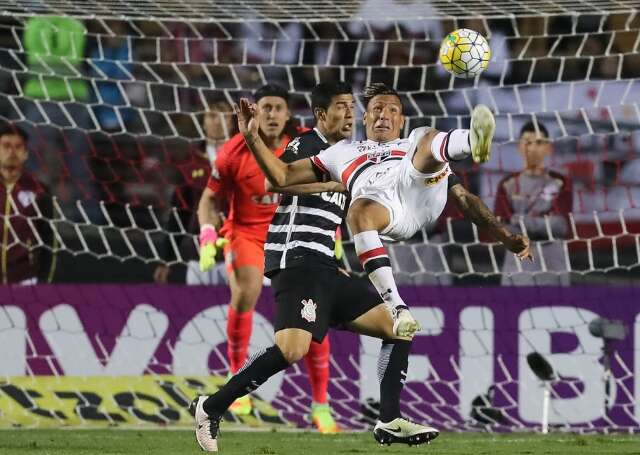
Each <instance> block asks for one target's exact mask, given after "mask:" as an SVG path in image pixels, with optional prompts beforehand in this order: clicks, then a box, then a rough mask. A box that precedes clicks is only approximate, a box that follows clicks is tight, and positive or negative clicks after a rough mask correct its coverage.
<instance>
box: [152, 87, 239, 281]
mask: <svg viewBox="0 0 640 455" xmlns="http://www.w3.org/2000/svg"><path fill="white" fill-rule="evenodd" d="M202 129H203V130H204V134H205V140H204V143H203V144H202V146H201V147H199V148H197V149H195V150H194V151H193V154H192V157H191V159H190V160H189V161H188V162H187V163H185V164H184V165H182V166H180V171H181V174H182V176H183V184H181V185H178V186H177V187H176V189H175V191H174V193H173V196H172V197H171V207H172V210H171V213H170V214H169V218H168V220H167V223H166V225H165V226H164V231H165V233H166V236H165V237H164V238H163V241H162V245H161V246H160V255H161V258H162V260H163V262H162V263H160V264H158V265H157V266H156V268H155V270H154V272H153V279H154V281H155V282H156V283H166V282H167V281H168V280H169V272H170V268H169V266H168V265H167V264H166V263H167V262H169V261H172V260H175V258H176V254H175V251H174V247H173V245H174V244H175V245H176V246H177V247H178V248H179V250H180V254H181V256H182V258H183V259H186V260H188V262H187V273H186V277H185V279H184V281H186V283H187V284H190V285H191V284H193V285H199V284H203V285H204V284H206V285H215V284H221V283H227V281H228V280H227V274H226V271H225V267H224V262H219V261H218V262H217V263H216V265H215V266H214V267H212V268H211V269H210V270H208V271H206V272H202V271H201V270H200V266H199V265H198V261H197V258H198V253H197V251H196V250H195V248H194V244H193V241H192V236H193V235H197V234H198V220H197V217H196V211H195V210H194V209H195V207H196V206H197V204H198V201H199V200H200V197H201V196H202V191H203V190H204V188H205V187H206V185H207V181H208V179H209V176H210V175H211V166H212V165H215V160H216V156H217V154H218V149H219V148H220V146H221V145H222V144H223V143H224V142H225V141H226V140H227V139H228V138H229V137H231V136H233V135H234V134H236V133H237V124H236V122H235V121H234V119H233V109H232V108H231V105H230V104H229V103H228V102H227V101H226V100H225V99H223V98H217V99H214V100H212V101H211V102H210V103H209V108H208V110H207V111H206V112H205V114H204V116H203V119H202ZM216 206H217V207H220V208H221V209H222V211H223V212H226V209H225V204H224V197H219V198H218V201H217V202H216ZM183 229H184V231H186V234H187V235H183ZM176 233H179V234H176ZM171 235H174V236H175V237H174V240H175V243H174V244H172V242H171V239H170V237H169V236H171ZM217 259H222V258H221V255H219V256H218V258H217ZM181 281H183V280H181Z"/></svg>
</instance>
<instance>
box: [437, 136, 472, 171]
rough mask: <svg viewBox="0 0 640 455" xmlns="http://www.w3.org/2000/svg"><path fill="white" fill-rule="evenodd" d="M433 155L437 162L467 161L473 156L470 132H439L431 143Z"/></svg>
mask: <svg viewBox="0 0 640 455" xmlns="http://www.w3.org/2000/svg"><path fill="white" fill-rule="evenodd" d="M431 154H432V155H433V157H434V158H435V159H436V160H438V161H441V162H443V163H446V162H448V161H459V160H463V159H465V158H466V157H468V156H469V155H471V146H470V145H469V130H450V131H449V132H448V133H443V132H439V133H438V134H436V137H434V138H433V141H431Z"/></svg>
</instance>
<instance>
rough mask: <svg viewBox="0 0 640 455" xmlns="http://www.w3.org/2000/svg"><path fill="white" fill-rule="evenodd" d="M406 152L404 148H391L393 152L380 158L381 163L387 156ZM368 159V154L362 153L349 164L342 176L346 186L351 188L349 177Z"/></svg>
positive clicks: (395, 155)
mask: <svg viewBox="0 0 640 455" xmlns="http://www.w3.org/2000/svg"><path fill="white" fill-rule="evenodd" d="M406 154H407V153H406V152H403V151H402V150H391V153H390V154H389V155H388V156H386V157H385V158H383V159H382V160H380V163H382V162H384V160H385V159H386V158H389V157H397V156H400V157H402V156H405V155H406ZM367 161H369V156H368V155H366V154H365V155H360V156H359V157H358V158H356V159H355V160H353V162H352V163H351V164H350V165H349V166H347V167H346V168H345V170H344V171H342V175H341V176H340V177H341V179H342V183H343V184H344V186H346V187H347V188H349V178H351V176H352V175H353V174H355V172H356V171H357V170H358V169H360V167H362V166H363V165H364V164H365V163H366V162H367ZM371 162H372V163H375V162H374V161H371ZM376 164H377V163H376Z"/></svg>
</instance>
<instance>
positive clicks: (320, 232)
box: [190, 83, 439, 451]
mask: <svg viewBox="0 0 640 455" xmlns="http://www.w3.org/2000/svg"><path fill="white" fill-rule="evenodd" d="M345 89H348V90H347V91H345ZM312 105H313V108H314V115H315V117H316V120H317V127H316V128H315V129H314V131H313V132H309V133H307V134H304V135H302V136H301V137H300V138H299V139H298V140H294V141H292V142H291V144H290V145H289V147H288V148H287V150H286V152H285V153H284V154H283V156H282V157H281V159H283V160H291V161H295V160H298V159H301V158H305V157H312V156H315V155H316V154H318V153H319V152H320V151H321V150H323V149H325V148H327V147H328V146H329V145H330V142H338V139H341V136H342V137H343V138H346V137H349V136H350V132H351V129H352V127H353V96H352V95H351V90H350V87H349V86H347V85H344V84H342V83H338V84H336V83H327V84H320V85H319V86H317V87H316V88H315V89H314V91H313V93H312ZM236 111H237V113H238V124H239V127H240V131H241V132H242V133H243V134H244V135H245V138H246V139H247V144H248V145H249V147H252V146H256V144H255V142H254V141H253V139H254V138H255V135H257V128H256V124H254V123H252V122H254V116H253V113H252V112H249V111H247V110H245V111H243V112H241V111H239V109H236ZM250 139H252V140H251V141H250ZM258 146H259V147H264V144H263V143H262V144H259V145H258ZM315 185H325V186H323V187H322V188H323V189H324V190H325V192H321V193H317V194H308V193H309V192H310V191H309V188H316V191H317V188H318V187H317V186H316V187H305V186H303V185H297V186H291V187H287V188H272V190H275V191H281V192H287V193H293V194H289V195H287V196H285V197H284V198H283V199H282V201H281V203H280V206H279V208H278V210H277V211H276V214H275V215H274V218H273V220H272V223H271V225H270V227H269V233H268V236H267V241H266V244H265V261H266V263H265V274H266V275H267V276H269V277H270V278H271V286H272V288H273V290H274V294H275V298H276V306H277V309H276V316H275V321H274V329H275V332H276V333H275V344H274V345H273V346H271V347H269V348H267V349H264V350H263V351H261V352H259V353H258V354H256V355H255V356H253V357H252V358H250V359H249V360H248V361H247V363H246V364H245V366H244V367H243V368H242V369H241V370H240V371H238V373H237V374H236V375H235V376H233V377H232V378H231V379H230V380H229V382H227V383H226V384H225V385H224V386H223V387H221V388H220V390H219V391H218V392H216V393H215V394H214V395H211V396H209V397H204V396H201V397H197V398H196V399H194V401H193V402H192V405H191V407H190V408H191V410H192V412H193V413H194V415H195V418H196V438H197V440H198V443H199V444H200V446H201V447H202V448H203V449H204V450H210V451H217V449H218V441H217V437H218V428H219V422H220V418H221V416H222V415H223V414H224V412H225V411H226V410H227V409H228V407H229V406H230V405H231V403H232V402H233V401H234V400H235V399H236V398H237V397H239V396H242V395H244V394H246V393H247V391H253V390H255V389H257V388H258V387H259V386H260V385H262V384H263V383H264V382H266V381H267V379H269V378H270V377H271V376H273V375H274V374H276V373H278V372H279V371H281V370H284V369H286V368H287V367H289V366H290V365H291V364H293V363H295V362H297V361H298V360H300V359H302V358H303V357H304V356H305V354H306V353H307V350H308V349H309V346H310V344H311V340H312V339H313V340H315V341H318V342H319V341H322V339H323V338H324V337H325V335H326V333H327V331H328V328H329V326H333V327H336V328H342V329H348V330H351V331H354V332H357V333H362V334H365V335H369V336H375V337H378V338H381V339H382V347H381V350H380V357H379V361H378V376H379V380H380V420H379V422H378V423H377V424H376V426H375V429H374V436H375V438H376V440H377V441H378V442H380V443H381V444H391V443H393V442H400V443H405V444H410V445H412V444H416V445H417V444H421V443H424V442H429V441H430V440H432V439H433V438H435V437H437V436H438V434H439V433H438V430H436V429H434V428H432V427H430V426H424V425H419V424H416V423H413V422H410V421H408V420H406V419H403V418H402V417H401V414H400V392H401V390H402V387H403V385H404V381H405V379H406V373H407V368H408V359H409V353H410V350H411V338H409V337H399V336H397V335H395V334H394V330H393V326H394V321H393V319H392V318H391V314H390V312H389V310H388V308H387V306H386V305H385V304H384V303H383V302H382V300H381V298H380V296H379V295H377V294H376V293H374V292H372V291H371V290H370V289H369V288H368V286H367V285H366V284H365V283H363V282H362V281H361V280H359V279H356V278H352V277H350V276H349V275H348V274H346V273H343V272H341V271H339V269H338V266H337V263H336V260H335V257H334V254H333V249H334V245H335V231H336V229H337V228H338V226H340V224H341V222H342V219H343V217H344V215H345V209H346V196H345V195H344V194H343V193H341V192H342V191H344V190H345V188H344V186H342V184H339V183H335V182H334V183H333V184H332V183H330V182H327V183H322V184H320V183H316V184H315ZM332 190H333V191H334V192H331V191H332Z"/></svg>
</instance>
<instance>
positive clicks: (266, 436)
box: [0, 430, 640, 455]
mask: <svg viewBox="0 0 640 455" xmlns="http://www.w3.org/2000/svg"><path fill="white" fill-rule="evenodd" d="M219 443H220V453H221V454H223V455H227V454H228V455H232V454H233V455H236V454H237V455H240V454H242V455H254V454H255V455H277V454H278V455H279V454H282V455H289V454H291V455H294V454H295V455H316V454H318V455H320V454H322V455H338V454H367V455H372V454H407V453H408V454H418V453H429V454H442V455H445V454H447V455H453V454H455V455H463V454H464V455H480V454H487V455H499V454H509V455H515V454H535V455H538V454H558V455H560V454H562V455H567V454H579V455H587V454H598V455H603V454H612V455H613V454H615V455H623V454H637V455H640V436H631V435H615V436H612V435H589V436H578V435H572V434H551V435H547V436H542V435H535V434H504V435H491V434H485V433H480V434H477V433H473V434H471V433H445V434H442V435H440V437H439V438H438V439H436V440H435V441H434V442H433V443H432V444H431V445H429V446H426V445H424V446H420V447H418V448H416V447H412V448H408V447H406V446H401V445H395V444H394V445H392V446H391V447H380V446H379V445H377V444H376V443H375V441H374V440H373V437H372V436H371V434H370V433H355V434H354V433H350V434H341V435H338V436H322V435H319V434H316V433H307V432H295V433H282V432H224V433H223V434H222V437H221V439H220V442H219ZM200 453H202V452H201V451H200V449H199V447H198V445H197V443H196V441H195V437H194V435H193V432H191V431H182V430H180V431H163V430H3V431H0V454H2V455H14V454H16V455H26V454H38V455H54V454H55V455H78V454H99V455H114V454H152V455H163V454H172V455H173V454H180V455H188V454H200Z"/></svg>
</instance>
